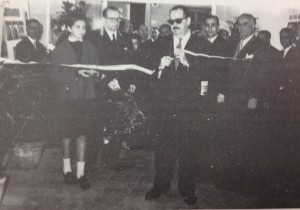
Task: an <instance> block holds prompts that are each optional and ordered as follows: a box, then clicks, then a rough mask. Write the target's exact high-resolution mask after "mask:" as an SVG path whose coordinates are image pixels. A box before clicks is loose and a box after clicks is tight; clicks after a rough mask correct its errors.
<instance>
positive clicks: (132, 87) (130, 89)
mask: <svg viewBox="0 0 300 210" xmlns="http://www.w3.org/2000/svg"><path fill="white" fill-rule="evenodd" d="M135 90H136V86H135V85H130V86H129V89H128V91H129V92H130V93H134V92H135Z"/></svg>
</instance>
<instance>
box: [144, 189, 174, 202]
mask: <svg viewBox="0 0 300 210" xmlns="http://www.w3.org/2000/svg"><path fill="white" fill-rule="evenodd" d="M169 190H170V187H168V188H166V189H164V190H160V189H157V188H155V187H152V188H151V189H150V190H149V191H148V192H147V193H146V195H145V199H146V200H155V199H157V198H159V197H160V195H161V194H163V193H167V192H168V191H169Z"/></svg>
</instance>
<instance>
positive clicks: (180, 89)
mask: <svg viewBox="0 0 300 210" xmlns="http://www.w3.org/2000/svg"><path fill="white" fill-rule="evenodd" d="M165 41H166V43H165V45H164V46H163V48H161V49H160V50H159V51H158V52H157V53H158V54H159V55H160V57H163V56H171V57H173V58H174V46H173V36H170V37H169V38H168V39H166V40H165ZM185 49H186V50H190V51H193V52H198V38H197V37H196V36H194V35H191V37H190V38H189V40H188V42H187V44H186V46H185ZM186 56H187V60H188V62H189V64H190V66H189V67H185V66H183V65H182V64H179V66H178V68H177V70H175V64H174V62H172V64H171V65H170V66H169V67H166V68H165V69H163V70H162V73H161V76H160V79H159V80H157V87H156V90H157V94H156V96H157V97H156V100H158V102H159V106H158V108H159V109H160V110H161V112H162V114H163V115H164V116H173V115H174V114H177V115H181V116H182V115H184V116H186V115H190V116H191V115H194V114H195V113H197V111H198V107H199V104H198V100H199V93H200V90H199V86H200V82H199V81H200V78H199V76H200V75H199V74H198V72H197V70H198V69H197V65H196V64H195V61H194V58H193V57H191V56H188V55H186ZM157 72H158V71H157ZM156 76H157V75H156ZM187 119H190V118H187Z"/></svg>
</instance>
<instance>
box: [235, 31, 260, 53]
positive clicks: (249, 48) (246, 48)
mask: <svg viewBox="0 0 300 210" xmlns="http://www.w3.org/2000/svg"><path fill="white" fill-rule="evenodd" d="M255 40H256V38H255V36H253V37H252V38H251V39H250V40H249V42H248V43H247V44H246V45H245V46H244V47H243V48H242V50H241V51H240V52H239V54H238V55H237V58H245V56H246V54H247V53H248V52H251V51H253V44H254V43H255ZM238 46H239V45H238Z"/></svg>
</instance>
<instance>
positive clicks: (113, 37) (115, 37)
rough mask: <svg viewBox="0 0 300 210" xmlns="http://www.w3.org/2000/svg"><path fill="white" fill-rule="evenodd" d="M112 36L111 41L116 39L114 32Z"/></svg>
mask: <svg viewBox="0 0 300 210" xmlns="http://www.w3.org/2000/svg"><path fill="white" fill-rule="evenodd" d="M112 37H113V38H112V42H115V41H117V39H116V36H115V34H113V35H112Z"/></svg>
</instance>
